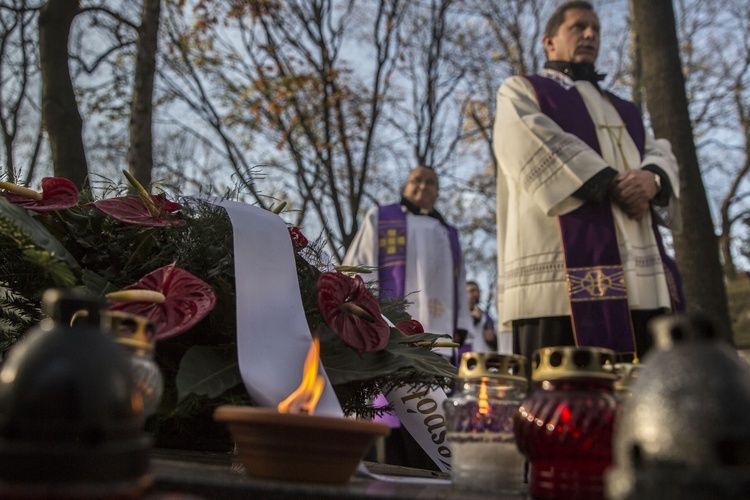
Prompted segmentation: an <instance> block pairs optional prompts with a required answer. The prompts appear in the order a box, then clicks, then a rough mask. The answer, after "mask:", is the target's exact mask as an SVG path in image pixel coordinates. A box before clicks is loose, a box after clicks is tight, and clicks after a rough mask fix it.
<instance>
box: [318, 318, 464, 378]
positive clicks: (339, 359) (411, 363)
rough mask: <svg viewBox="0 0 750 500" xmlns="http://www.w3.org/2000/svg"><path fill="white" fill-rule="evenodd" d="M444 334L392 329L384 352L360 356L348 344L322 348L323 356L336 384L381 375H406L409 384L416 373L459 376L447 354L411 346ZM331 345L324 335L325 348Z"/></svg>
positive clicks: (324, 362)
mask: <svg viewBox="0 0 750 500" xmlns="http://www.w3.org/2000/svg"><path fill="white" fill-rule="evenodd" d="M326 333H328V332H325V331H324V333H323V334H324V335H325V334H326ZM331 335H333V334H331ZM444 337H445V336H444V335H435V334H429V333H424V334H420V335H413V336H409V337H407V336H406V335H404V334H402V333H401V332H399V331H398V330H397V329H395V328H391V336H390V338H389V340H388V345H387V346H386V348H385V349H383V350H382V351H377V352H366V353H363V354H362V355H361V356H357V355H356V354H355V353H354V352H353V351H352V350H351V349H349V348H348V347H344V348H342V349H330V350H322V351H321V353H320V358H321V360H322V361H323V366H325V369H326V373H327V374H328V378H329V379H330V381H331V384H333V385H341V384H346V383H349V382H357V381H365V380H371V379H375V378H381V377H389V378H392V379H394V380H395V379H398V378H399V377H398V375H399V374H403V378H404V380H403V381H404V383H408V379H409V378H411V376H412V374H414V372H421V373H422V374H426V375H431V376H434V377H438V378H452V377H455V376H456V373H457V370H456V368H455V367H454V366H453V365H451V364H450V363H449V362H448V361H447V360H446V359H445V358H444V357H443V356H441V355H439V354H437V353H434V352H432V351H431V350H430V349H429V348H427V347H419V346H417V347H415V346H411V345H409V343H410V342H414V341H422V342H424V341H427V342H431V341H433V340H437V339H439V338H444ZM328 345H331V339H330V338H328V339H326V342H325V343H323V342H322V338H321V348H322V349H323V348H324V347H325V346H328ZM394 375H395V376H396V377H394Z"/></svg>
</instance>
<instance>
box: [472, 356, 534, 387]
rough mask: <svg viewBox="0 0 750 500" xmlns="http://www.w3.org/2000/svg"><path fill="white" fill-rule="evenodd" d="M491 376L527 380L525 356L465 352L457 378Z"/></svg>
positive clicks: (520, 380)
mask: <svg viewBox="0 0 750 500" xmlns="http://www.w3.org/2000/svg"><path fill="white" fill-rule="evenodd" d="M483 377H487V378H493V379H504V380H516V381H519V382H528V380H527V378H526V357H524V356H519V355H518V354H497V353H494V352H465V353H463V354H462V355H461V362H460V363H459V366H458V378H483Z"/></svg>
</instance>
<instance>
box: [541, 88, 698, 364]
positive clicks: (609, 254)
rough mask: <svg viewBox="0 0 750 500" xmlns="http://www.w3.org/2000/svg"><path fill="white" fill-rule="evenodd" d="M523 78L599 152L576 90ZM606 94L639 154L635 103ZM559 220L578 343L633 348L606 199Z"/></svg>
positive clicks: (676, 298) (672, 272)
mask: <svg viewBox="0 0 750 500" xmlns="http://www.w3.org/2000/svg"><path fill="white" fill-rule="evenodd" d="M527 78H528V80H529V81H530V82H531V84H532V86H533V87H534V90H535V92H536V97H537V101H538V102H539V107H540V108H541V111H542V112H543V113H544V114H546V115H547V116H549V117H550V118H552V120H554V121H555V122H556V123H557V124H558V125H560V127H561V128H562V129H563V130H565V131H566V132H569V133H571V134H573V135H575V136H577V137H578V138H579V139H581V140H582V141H583V142H585V143H586V144H588V145H589V146H590V147H591V148H592V149H594V150H595V151H596V152H597V153H599V154H601V150H600V148H599V141H598V139H597V137H596V127H595V125H594V122H593V121H592V120H591V117H590V116H589V114H588V111H587V110H586V105H585V104H584V102H583V98H582V97H581V95H580V94H579V93H578V90H576V88H575V87H570V88H566V87H564V86H562V85H561V84H560V83H558V82H557V81H555V80H553V79H550V78H546V77H543V76H540V75H530V76H527ZM605 95H606V96H607V97H608V99H609V101H610V102H611V103H612V105H613V106H614V107H615V109H616V110H617V112H618V114H619V115H620V117H621V118H622V121H623V122H624V124H625V127H626V129H627V131H628V133H629V134H630V137H631V138H632V139H633V141H634V142H635V144H636V146H637V147H638V150H639V151H640V153H641V155H643V150H644V146H645V139H646V134H645V130H644V128H643V121H642V120H641V116H640V113H639V112H638V108H636V106H635V105H634V104H632V103H630V102H628V101H625V100H623V99H620V98H619V97H617V96H615V95H613V94H610V93H609V92H606V93H605ZM651 219H652V221H653V230H654V235H655V238H656V241H657V245H658V248H659V253H660V254H661V258H662V262H663V263H664V266H665V272H666V276H667V283H668V285H669V288H670V294H671V295H672V301H673V307H674V308H675V309H676V310H680V309H681V308H682V307H684V300H683V299H682V297H681V293H680V288H681V287H680V282H679V274H678V273H677V268H676V266H675V264H674V261H672V259H670V258H669V257H668V256H667V255H666V254H665V253H664V246H663V244H662V241H661V235H660V234H659V231H658V229H657V227H656V221H655V217H653V216H652V217H651ZM559 221H560V230H561V235H562V244H563V251H564V256H565V267H566V279H567V282H568V296H569V298H570V308H571V315H572V321H573V332H574V335H575V340H576V344H577V345H579V346H595V347H606V348H609V349H613V350H614V351H615V352H618V353H635V352H636V345H635V334H634V333H633V324H632V320H631V316H630V308H629V306H628V291H627V287H626V283H625V274H624V269H623V266H622V263H621V261H620V250H619V247H618V244H617V234H616V230H615V225H614V219H613V216H612V207H611V205H610V203H609V202H607V201H605V202H603V203H591V202H586V203H584V204H583V205H582V206H581V207H580V208H578V209H576V210H574V211H573V212H570V213H568V214H565V215H562V216H560V217H559Z"/></svg>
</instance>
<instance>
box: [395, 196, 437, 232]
mask: <svg viewBox="0 0 750 500" xmlns="http://www.w3.org/2000/svg"><path fill="white" fill-rule="evenodd" d="M401 206H402V207H404V208H406V210H408V211H409V212H411V213H413V214H414V215H426V216H427V217H433V218H435V219H437V220H439V221H440V223H441V224H442V225H444V226H447V225H448V223H446V222H445V219H443V216H442V215H440V213H439V212H438V211H437V210H435V209H434V208H433V209H432V210H430V211H425V210H424V209H422V208H419V207H418V206H416V205H415V204H414V203H412V202H410V201H409V200H407V199H406V198H404V197H403V196H402V197H401Z"/></svg>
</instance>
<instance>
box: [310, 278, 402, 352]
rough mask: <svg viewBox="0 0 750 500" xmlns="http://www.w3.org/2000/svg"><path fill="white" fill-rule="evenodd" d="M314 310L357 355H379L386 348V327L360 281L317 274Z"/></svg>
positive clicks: (376, 302)
mask: <svg viewBox="0 0 750 500" xmlns="http://www.w3.org/2000/svg"><path fill="white" fill-rule="evenodd" d="M318 307H319V308H320V312H321V314H322V315H323V319H324V320H325V322H326V323H327V324H328V326H329V327H330V328H331V330H333V331H334V332H335V333H336V335H338V336H339V338H341V340H342V341H344V343H345V344H347V345H348V346H350V347H351V348H352V349H354V350H355V351H357V352H358V353H360V354H361V353H363V352H368V351H379V350H381V349H384V348H385V346H386V345H387V344H388V338H389V336H390V328H389V327H388V323H386V322H385V320H384V319H383V316H382V314H381V312H380V304H378V301H377V299H376V298H375V297H374V296H373V295H372V294H371V293H370V292H369V291H368V290H367V288H365V284H364V282H363V281H362V278H361V277H359V276H355V277H354V278H350V277H349V276H346V275H345V274H342V273H337V272H326V273H323V274H321V275H320V277H319V278H318Z"/></svg>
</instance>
